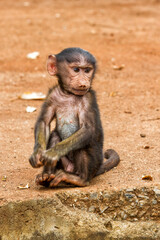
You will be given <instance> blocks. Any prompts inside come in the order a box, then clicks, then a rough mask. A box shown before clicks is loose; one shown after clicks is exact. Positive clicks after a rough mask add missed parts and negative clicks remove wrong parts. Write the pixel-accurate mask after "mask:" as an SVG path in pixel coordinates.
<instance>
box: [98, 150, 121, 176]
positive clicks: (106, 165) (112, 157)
mask: <svg viewBox="0 0 160 240" xmlns="http://www.w3.org/2000/svg"><path fill="white" fill-rule="evenodd" d="M104 157H105V158H106V159H107V160H106V161H105V162H103V164H102V165H101V166H100V168H99V170H98V171H97V173H96V176H97V175H100V174H102V173H104V172H107V171H109V170H110V169H112V168H114V167H116V166H117V165H118V163H119V162H120V157H119V155H118V153H117V152H116V151H114V150H113V149H107V150H106V151H105V153H104Z"/></svg>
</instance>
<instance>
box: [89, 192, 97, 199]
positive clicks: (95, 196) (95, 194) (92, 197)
mask: <svg viewBox="0 0 160 240" xmlns="http://www.w3.org/2000/svg"><path fill="white" fill-rule="evenodd" d="M90 199H91V200H97V199H98V194H97V193H96V192H95V193H90Z"/></svg>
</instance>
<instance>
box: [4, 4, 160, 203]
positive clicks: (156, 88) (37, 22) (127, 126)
mask: <svg viewBox="0 0 160 240" xmlns="http://www.w3.org/2000/svg"><path fill="white" fill-rule="evenodd" d="M66 47H81V48H84V49H86V50H88V51H90V52H91V53H92V54H93V55H95V56H96V58H97V61H98V72H97V74H96V77H95V80H94V83H93V88H94V89H95V90H96V92H97V99H98V103H99V107H100V111H101V118H102V123H103V127H104V134H105V142H104V149H106V148H113V149H115V150H116V151H117V152H118V153H119V154H120V157H121V163H120V164H119V165H118V167H117V168H115V169H113V170H111V171H110V172H108V173H105V174H103V175H101V176H99V177H97V178H95V179H93V181H92V182H91V185H90V186H89V187H86V188H83V189H82V191H94V190H96V189H108V190H112V189H113V190H119V189H121V188H132V187H141V186H145V187H149V186H160V185H159V183H160V157H159V156H160V144H159V139H160V1H158V0H140V1H138V0H137V1H134V0H129V1H128V0H119V1H118V0H86V1H80V0H70V1H65V0H57V1H53V0H29V1H22V0H16V1H12V0H5V1H4V0H1V1H0V202H1V204H3V203H5V202H7V201H11V200H23V199H29V198H36V197H48V196H52V195H53V194H54V193H55V192H57V191H66V189H44V188H39V187H37V186H35V184H34V178H35V176H36V174H37V173H39V172H40V171H41V169H33V168H32V167H31V166H30V165H29V163H28V158H29V156H30V154H31V153H32V149H33V145H34V135H33V131H34V130H33V129H34V124H35V121H36V118H37V116H38V112H39V110H40V106H41V104H42V101H39V100H37V101H35V100H20V99H18V96H19V95H21V94H22V93H24V92H43V93H47V90H48V88H49V87H51V86H52V85H53V84H55V83H56V79H55V78H51V77H49V75H48V73H47V71H46V59H47V56H48V55H49V54H54V53H58V52H59V51H61V50H62V49H64V48H66ZM34 51H38V52H39V53H40V56H39V58H37V59H36V60H31V59H27V57H26V55H27V54H28V53H30V52H34ZM115 65H116V66H118V67H120V66H121V65H122V66H123V65H124V66H123V69H121V70H116V69H114V66H115ZM27 106H34V107H36V108H37V111H36V112H33V113H27V112H26V107H27ZM141 134H144V136H145V137H142V136H141ZM145 174H146V175H150V176H152V178H153V180H152V181H144V180H142V175H145ZM5 176H6V179H4V178H5ZM4 180H6V181H4ZM20 184H23V185H26V184H29V186H30V188H29V189H26V190H19V189H18V188H17V187H18V186H19V185H20ZM68 190H69V191H74V188H71V189H68Z"/></svg>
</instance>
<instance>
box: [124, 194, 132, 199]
mask: <svg viewBox="0 0 160 240" xmlns="http://www.w3.org/2000/svg"><path fill="white" fill-rule="evenodd" d="M124 195H125V197H126V198H127V199H131V198H134V197H135V194H130V193H125V194H124Z"/></svg>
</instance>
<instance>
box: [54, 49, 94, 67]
mask: <svg viewBox="0 0 160 240" xmlns="http://www.w3.org/2000/svg"><path fill="white" fill-rule="evenodd" d="M80 56H83V57H84V59H85V60H86V62H87V63H90V64H92V66H93V67H94V69H95V70H96V59H95V57H94V56H93V55H92V54H90V53H89V52H88V51H86V50H83V49H82V48H66V49H64V50H63V51H62V52H60V53H58V54H56V58H57V61H58V62H64V61H67V62H68V63H73V62H80Z"/></svg>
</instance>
